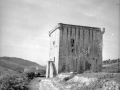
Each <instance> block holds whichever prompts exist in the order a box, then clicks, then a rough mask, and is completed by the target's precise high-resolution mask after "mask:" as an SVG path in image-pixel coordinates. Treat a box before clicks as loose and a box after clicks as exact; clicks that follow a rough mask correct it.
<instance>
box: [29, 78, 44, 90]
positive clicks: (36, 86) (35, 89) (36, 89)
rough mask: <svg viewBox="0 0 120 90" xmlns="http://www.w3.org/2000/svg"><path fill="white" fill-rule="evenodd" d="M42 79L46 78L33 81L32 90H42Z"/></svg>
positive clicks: (31, 83)
mask: <svg viewBox="0 0 120 90" xmlns="http://www.w3.org/2000/svg"><path fill="white" fill-rule="evenodd" d="M41 79H44V78H35V79H34V80H32V81H31V82H30V85H29V88H30V90H40V89H39V88H40V85H39V83H40V82H41Z"/></svg>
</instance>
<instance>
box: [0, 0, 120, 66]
mask: <svg viewBox="0 0 120 90" xmlns="http://www.w3.org/2000/svg"><path fill="white" fill-rule="evenodd" d="M117 4H119V0H0V56H10V57H18V58H23V59H27V60H30V61H34V62H37V63H39V64H41V65H46V64H47V61H48V60H49V47H50V46H49V42H50V41H49V40H50V38H49V36H48V32H49V31H50V30H51V29H53V28H54V27H55V26H56V25H57V23H66V24H74V25H84V26H92V27H100V28H103V27H104V28H105V30H106V31H105V33H104V36H103V39H104V41H103V44H104V45H103V60H106V59H116V58H119V57H120V55H119V51H120V48H119V46H120V45H119V44H120V39H119V35H120V33H119V5H117Z"/></svg>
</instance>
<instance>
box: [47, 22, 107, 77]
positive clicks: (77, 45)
mask: <svg viewBox="0 0 120 90" xmlns="http://www.w3.org/2000/svg"><path fill="white" fill-rule="evenodd" d="M104 32H105V28H103V30H101V28H98V27H88V26H80V25H70V24H63V23H59V24H58V25H57V26H56V27H55V28H54V29H53V30H51V31H50V32H49V36H50V53H49V55H50V58H49V61H48V65H47V71H46V77H47V78H50V77H54V75H56V74H59V73H62V72H77V73H83V72H84V71H92V72H100V71H101V70H102V45H103V34H104Z"/></svg>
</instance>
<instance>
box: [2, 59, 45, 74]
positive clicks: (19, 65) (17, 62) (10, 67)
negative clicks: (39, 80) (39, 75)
mask: <svg viewBox="0 0 120 90" xmlns="http://www.w3.org/2000/svg"><path fill="white" fill-rule="evenodd" d="M31 67H38V69H42V70H45V67H44V66H42V65H39V64H37V63H35V62H31V61H28V60H24V59H21V58H16V57H0V76H1V75H2V74H3V75H4V74H10V73H12V72H13V73H15V72H17V73H18V72H23V71H24V69H26V68H31Z"/></svg>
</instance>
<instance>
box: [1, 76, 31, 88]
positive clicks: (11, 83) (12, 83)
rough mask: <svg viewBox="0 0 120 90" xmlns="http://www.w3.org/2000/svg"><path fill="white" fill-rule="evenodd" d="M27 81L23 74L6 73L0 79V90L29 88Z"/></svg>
mask: <svg viewBox="0 0 120 90" xmlns="http://www.w3.org/2000/svg"><path fill="white" fill-rule="evenodd" d="M28 83H29V79H28V78H27V77H26V76H25V75H24V74H17V75H13V76H10V75H6V76H4V77H3V78H2V79H1V80H0V90H29V88H28Z"/></svg>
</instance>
